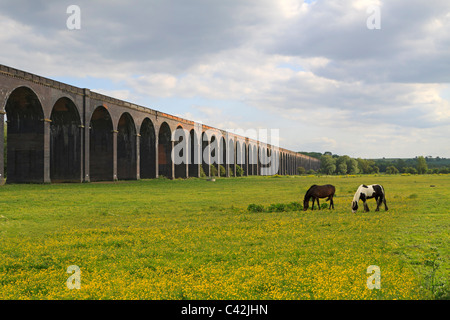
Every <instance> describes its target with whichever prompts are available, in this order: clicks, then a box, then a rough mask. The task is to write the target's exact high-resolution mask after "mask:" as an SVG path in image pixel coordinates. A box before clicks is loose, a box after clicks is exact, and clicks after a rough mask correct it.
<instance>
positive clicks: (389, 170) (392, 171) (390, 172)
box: [386, 166, 399, 174]
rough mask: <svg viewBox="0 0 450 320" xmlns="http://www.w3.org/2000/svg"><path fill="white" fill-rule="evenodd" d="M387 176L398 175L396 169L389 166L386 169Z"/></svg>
mask: <svg viewBox="0 0 450 320" xmlns="http://www.w3.org/2000/svg"><path fill="white" fill-rule="evenodd" d="M386 173H387V174H397V173H399V171H398V169H397V168H396V167H395V166H389V167H387V168H386Z"/></svg>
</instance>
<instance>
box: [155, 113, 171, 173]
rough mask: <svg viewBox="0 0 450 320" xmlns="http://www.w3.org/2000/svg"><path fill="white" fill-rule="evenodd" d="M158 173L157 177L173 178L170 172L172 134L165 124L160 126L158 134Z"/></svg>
mask: <svg viewBox="0 0 450 320" xmlns="http://www.w3.org/2000/svg"><path fill="white" fill-rule="evenodd" d="M158 167H159V168H158V172H159V176H163V177H166V178H169V179H172V178H173V172H172V133H171V131H170V127H169V125H168V124H167V123H166V122H163V123H162V124H161V127H160V128H159V134H158Z"/></svg>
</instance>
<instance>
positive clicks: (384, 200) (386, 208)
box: [383, 196, 388, 211]
mask: <svg viewBox="0 0 450 320" xmlns="http://www.w3.org/2000/svg"><path fill="white" fill-rule="evenodd" d="M383 202H384V210H385V211H388V207H387V204H386V197H384V196H383Z"/></svg>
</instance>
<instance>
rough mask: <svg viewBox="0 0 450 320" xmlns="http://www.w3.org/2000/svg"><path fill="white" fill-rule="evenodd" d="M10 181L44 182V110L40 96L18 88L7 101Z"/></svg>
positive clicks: (8, 173)
mask: <svg viewBox="0 0 450 320" xmlns="http://www.w3.org/2000/svg"><path fill="white" fill-rule="evenodd" d="M5 109H6V118H7V121H6V122H7V151H6V153H7V155H6V157H5V158H6V159H7V161H6V164H7V167H6V178H7V180H6V182H7V183H25V182H44V122H43V120H44V113H43V110H42V106H41V103H40V101H39V98H38V97H37V95H36V94H35V93H34V92H33V91H32V90H31V89H29V88H27V87H20V88H17V89H15V90H14V91H13V92H12V93H11V95H10V96H9V98H8V100H7V102H6V108H5Z"/></svg>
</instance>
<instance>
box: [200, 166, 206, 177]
mask: <svg viewBox="0 0 450 320" xmlns="http://www.w3.org/2000/svg"><path fill="white" fill-rule="evenodd" d="M200 177H201V178H205V177H206V173H205V170H203V166H200Z"/></svg>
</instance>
